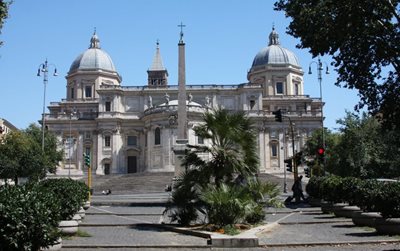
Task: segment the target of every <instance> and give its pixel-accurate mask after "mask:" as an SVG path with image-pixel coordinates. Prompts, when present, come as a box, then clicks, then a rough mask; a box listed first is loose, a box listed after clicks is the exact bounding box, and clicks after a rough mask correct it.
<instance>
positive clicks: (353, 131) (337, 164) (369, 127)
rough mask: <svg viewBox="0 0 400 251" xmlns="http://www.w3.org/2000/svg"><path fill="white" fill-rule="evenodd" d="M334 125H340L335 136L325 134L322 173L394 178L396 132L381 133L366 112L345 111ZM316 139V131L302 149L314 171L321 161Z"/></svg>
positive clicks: (398, 159) (399, 156) (399, 157)
mask: <svg viewBox="0 0 400 251" xmlns="http://www.w3.org/2000/svg"><path fill="white" fill-rule="evenodd" d="M337 122H338V123H339V124H340V125H341V127H340V128H339V129H338V130H339V132H338V133H333V134H332V133H325V135H326V146H327V147H326V152H325V158H326V166H325V170H326V171H328V172H330V173H333V174H336V175H339V176H343V177H347V176H353V177H363V178H367V177H372V178H393V177H398V175H399V174H398V173H399V171H400V169H399V164H400V149H399V148H398V147H397V146H396V141H398V138H399V133H398V131H394V130H392V131H389V132H386V131H383V130H382V128H381V124H380V122H379V121H378V120H377V119H376V118H374V117H372V116H369V115H367V114H366V113H362V114H356V113H351V112H347V114H346V116H345V117H344V118H342V119H340V120H338V121H337ZM320 138H321V133H320V131H316V132H314V133H313V135H312V137H311V138H310V139H308V141H307V142H306V146H305V150H304V154H305V155H306V156H307V157H308V159H311V160H313V161H311V163H310V162H309V163H308V164H309V165H310V166H312V167H313V166H315V167H316V168H318V162H320V161H321V160H320V159H318V155H317V154H316V149H317V148H318V147H319V142H320ZM314 171H315V170H314Z"/></svg>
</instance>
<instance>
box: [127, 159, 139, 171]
mask: <svg viewBox="0 0 400 251" xmlns="http://www.w3.org/2000/svg"><path fill="white" fill-rule="evenodd" d="M136 172H137V161H136V156H128V173H136Z"/></svg>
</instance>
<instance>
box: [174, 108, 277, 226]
mask: <svg viewBox="0 0 400 251" xmlns="http://www.w3.org/2000/svg"><path fill="white" fill-rule="evenodd" d="M204 121H205V123H204V124H203V125H200V126H197V127H195V128H194V131H195V132H196V135H198V136H200V137H202V138H203V139H204V140H205V142H206V144H205V145H188V148H189V150H187V151H186V154H185V157H184V159H183V166H185V170H186V171H185V172H184V173H183V174H181V176H180V178H179V179H178V181H177V183H176V184H175V186H174V190H173V193H172V201H171V205H169V206H168V208H167V210H166V212H169V213H170V214H169V215H170V217H171V219H172V221H177V222H178V223H179V224H182V225H189V224H190V223H192V222H198V221H199V217H200V214H204V215H206V216H208V221H209V223H210V224H216V225H218V226H221V227H223V226H225V225H230V224H234V223H244V222H247V223H257V222H260V221H262V220H263V219H264V218H265V212H264V207H265V206H280V205H282V203H281V202H280V201H279V200H278V199H277V196H278V195H279V191H278V189H277V186H276V185H274V184H270V183H265V184H262V183H260V182H259V181H258V180H257V179H256V178H254V175H255V173H256V172H257V169H258V156H257V151H256V146H257V141H256V134H255V131H254V129H253V126H252V123H251V121H250V119H249V118H247V117H246V116H245V114H244V113H230V112H228V111H226V110H220V109H218V110H215V111H212V112H208V113H206V114H205V115H204ZM204 156H210V159H208V158H204Z"/></svg>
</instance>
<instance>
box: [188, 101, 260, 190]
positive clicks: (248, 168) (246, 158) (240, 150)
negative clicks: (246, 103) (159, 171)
mask: <svg viewBox="0 0 400 251" xmlns="http://www.w3.org/2000/svg"><path fill="white" fill-rule="evenodd" d="M203 118H204V122H205V123H204V124H202V125H199V126H197V127H195V128H194V131H195V133H196V135H197V136H199V137H202V138H203V139H204V140H206V141H209V143H210V144H209V145H189V148H190V149H191V150H190V151H189V152H188V153H187V155H186V156H185V158H184V163H183V164H184V165H185V166H187V167H196V168H201V169H202V173H203V174H205V175H206V176H207V177H206V178H205V179H206V180H209V179H210V178H213V179H214V181H215V183H216V185H217V186H219V185H220V184H221V183H222V182H230V181H232V179H233V175H234V174H240V175H241V176H243V177H247V176H249V175H254V174H255V173H256V172H257V169H258V163H259V162H258V156H257V154H256V152H257V151H256V146H257V141H256V136H255V133H254V128H253V125H252V122H251V120H250V118H248V117H246V116H245V114H244V113H243V112H237V113H230V112H229V111H227V110H223V109H217V110H215V111H213V112H207V113H205V114H204V116H203ZM201 156H211V159H210V160H209V161H207V160H204V159H203V158H201Z"/></svg>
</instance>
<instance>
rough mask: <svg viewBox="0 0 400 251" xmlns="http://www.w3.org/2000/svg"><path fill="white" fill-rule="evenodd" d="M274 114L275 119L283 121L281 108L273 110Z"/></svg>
mask: <svg viewBox="0 0 400 251" xmlns="http://www.w3.org/2000/svg"><path fill="white" fill-rule="evenodd" d="M272 114H274V115H275V121H277V122H282V111H281V109H279V110H277V111H274V112H272Z"/></svg>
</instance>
